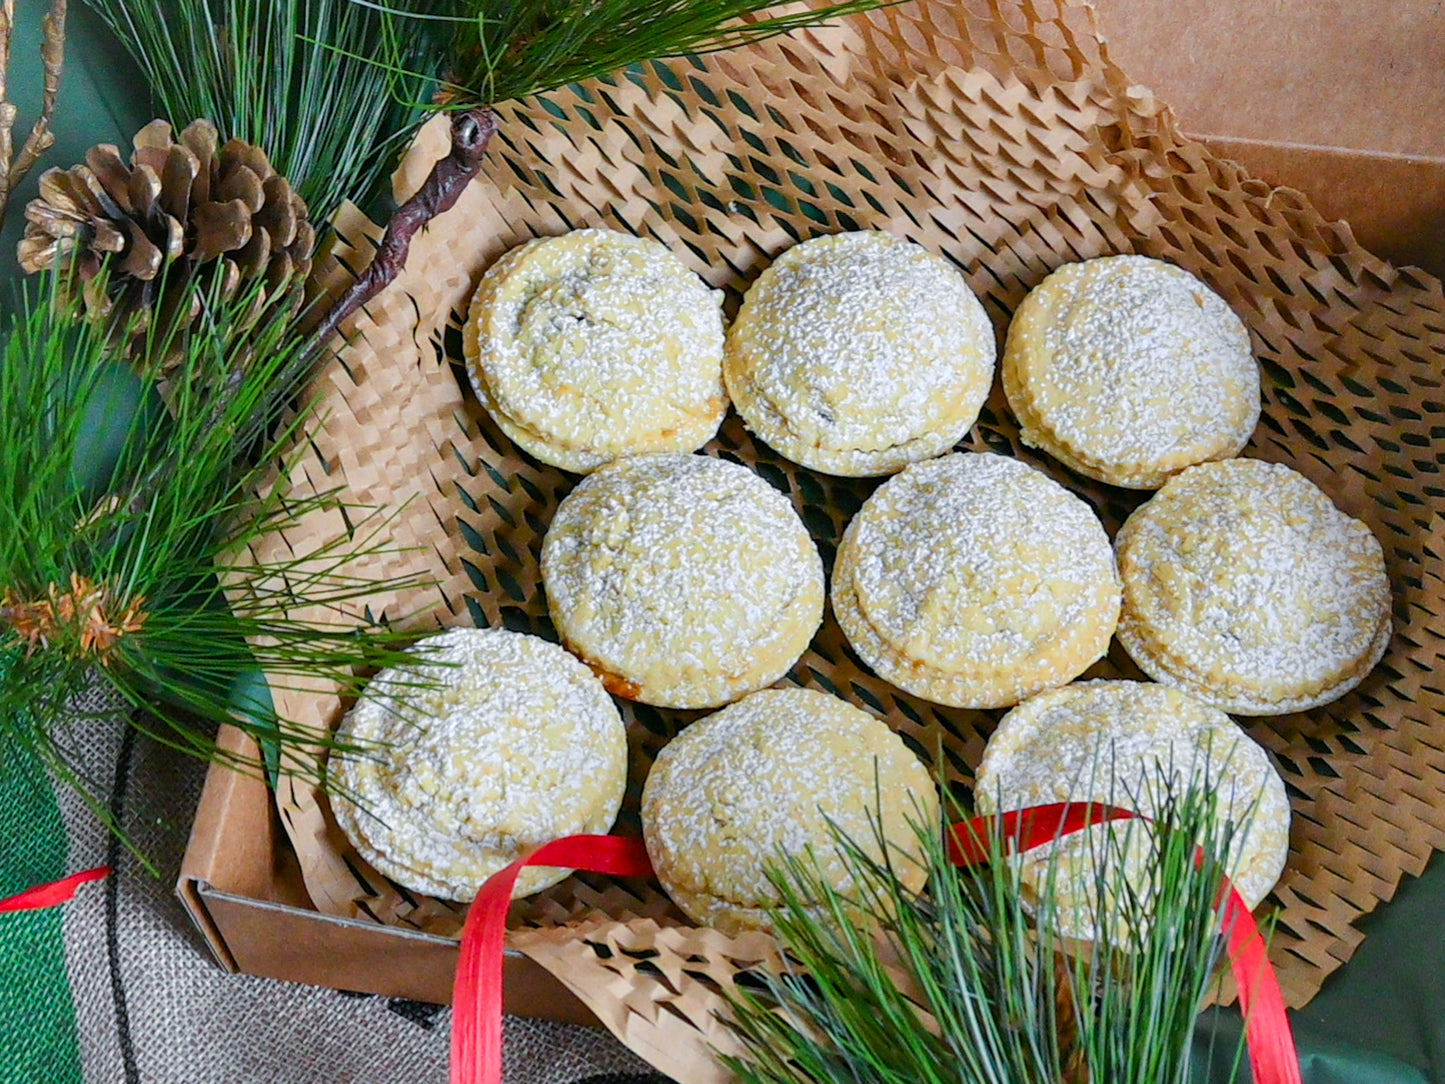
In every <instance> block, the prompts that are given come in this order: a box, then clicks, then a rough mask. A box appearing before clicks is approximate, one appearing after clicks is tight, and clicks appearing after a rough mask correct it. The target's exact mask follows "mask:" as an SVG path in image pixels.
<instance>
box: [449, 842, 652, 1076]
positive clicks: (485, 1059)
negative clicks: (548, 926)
mask: <svg viewBox="0 0 1445 1084" xmlns="http://www.w3.org/2000/svg"><path fill="white" fill-rule="evenodd" d="M524 866H566V867H568V868H570V869H581V870H586V871H588V872H590V873H610V874H612V875H613V876H614V877H651V876H652V863H651V862H649V861H648V859H647V848H646V847H645V846H644V845H643V842H642V840H640V839H623V838H622V837H620V836H568V837H567V838H565V839H559V840H556V841H555V842H552V843H548V844H546V845H544V846H543V847H540V848H539V849H538V850H536V851H534V852H533V853H532V854H530V855H528V856H527V857H526V858H520V859H518V860H517V861H515V862H513V863H512V864H511V865H510V866H508V867H507V868H506V869H504V870H501V871H499V872H497V873H494V874H493V875H492V876H491V878H490V879H488V881H487V883H486V884H484V885H483V886H482V890H481V892H479V893H478V894H477V898H476V900H475V901H473V903H472V907H471V910H470V911H468V912H467V922H466V925H465V926H464V927H463V928H462V950H461V959H460V960H459V961H458V962H457V978H456V983H455V985H454V986H453V988H452V1084H501V1080H502V949H503V940H504V938H505V937H506V933H507V910H508V908H510V907H511V904H512V889H513V888H514V887H515V886H516V883H517V875H518V874H519V873H521V872H522V868H523V867H524Z"/></svg>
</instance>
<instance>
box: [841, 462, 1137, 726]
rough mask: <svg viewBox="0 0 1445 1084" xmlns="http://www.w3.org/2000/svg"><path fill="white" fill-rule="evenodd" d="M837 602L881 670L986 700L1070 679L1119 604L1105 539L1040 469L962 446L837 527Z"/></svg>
mask: <svg viewBox="0 0 1445 1084" xmlns="http://www.w3.org/2000/svg"><path fill="white" fill-rule="evenodd" d="M832 600H833V612H834V614H836V615H837V618H838V623H839V625H841V626H842V629H843V632H844V634H845V635H846V636H847V637H848V641H849V643H851V644H852V645H853V648H854V650H855V651H857V652H858V654H859V655H860V656H861V657H862V659H863V660H864V661H865V662H866V663H867V664H868V665H869V666H870V667H872V668H873V670H874V671H875V672H876V673H877V674H878V675H879V676H880V677H882V678H884V679H886V680H887V681H890V682H892V683H893V684H895V685H897V686H898V687H899V688H901V689H904V690H906V691H908V692H910V693H913V694H914V695H916V696H921V697H924V698H925V699H928V700H933V701H936V702H937V703H940V704H949V705H952V706H954V707H969V708H994V707H1006V706H1008V705H1010V704H1016V703H1018V702H1019V701H1020V700H1022V699H1024V698H1025V697H1028V696H1030V695H1032V694H1033V693H1036V692H1038V691H1039V690H1040V689H1046V688H1049V687H1051V686H1054V685H1062V684H1064V683H1065V682H1068V681H1071V680H1073V679H1074V678H1075V677H1077V676H1078V675H1079V674H1081V673H1082V672H1083V671H1084V670H1085V669H1087V668H1088V667H1089V666H1090V665H1091V664H1092V663H1094V662H1095V661H1097V660H1098V659H1099V658H1101V657H1102V656H1103V655H1104V653H1105V652H1106V651H1107V650H1108V647H1109V638H1110V636H1111V635H1112V634H1113V631H1114V625H1115V623H1116V621H1117V620H1118V615H1119V581H1118V576H1117V573H1116V572H1115V570H1114V560H1113V554H1112V552H1111V551H1110V547H1109V538H1108V536H1107V535H1106V534H1105V533H1104V528H1103V526H1102V525H1101V524H1100V523H1099V520H1098V519H1097V517H1095V515H1094V513H1093V510H1092V509H1090V508H1089V506H1088V505H1087V504H1085V503H1084V502H1083V501H1081V500H1080V499H1079V498H1078V497H1075V496H1074V495H1073V494H1071V493H1069V492H1068V491H1067V490H1066V489H1064V487H1063V486H1061V485H1059V484H1058V483H1057V482H1055V481H1053V480H1052V479H1051V478H1049V477H1048V476H1047V475H1045V474H1043V473H1042V472H1041V471H1038V470H1035V469H1034V468H1032V467H1030V466H1028V465H1026V464H1024V463H1021V462H1019V461H1018V460H1015V459H1010V458H1008V457H1006V456H999V455H992V454H987V453H975V452H960V453H955V454H953V455H948V456H944V457H942V458H941V459H934V460H930V461H928V462H925V463H916V464H914V465H912V466H910V467H909V468H908V469H906V470H905V471H903V472H902V473H901V474H899V475H898V476H897V477H895V478H892V479H890V480H889V481H888V482H886V483H884V484H883V485H882V486H881V487H879V489H878V490H877V491H876V492H875V493H874V494H873V496H872V497H870V498H869V499H868V501H867V502H866V503H865V504H864V505H863V507H862V509H860V510H859V512H858V514H857V515H856V516H854V517H853V521H852V522H851V523H849V525H848V529H847V531H846V532H844V535H843V542H842V544H841V545H840V546H839V549H838V561H837V564H836V566H835V568H834V571H833V594H832Z"/></svg>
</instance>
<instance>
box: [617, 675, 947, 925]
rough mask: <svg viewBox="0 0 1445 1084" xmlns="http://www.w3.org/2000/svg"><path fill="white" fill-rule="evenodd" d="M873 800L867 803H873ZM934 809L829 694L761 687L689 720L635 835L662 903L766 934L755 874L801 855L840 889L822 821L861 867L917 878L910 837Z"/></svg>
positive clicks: (841, 867) (761, 882)
mask: <svg viewBox="0 0 1445 1084" xmlns="http://www.w3.org/2000/svg"><path fill="white" fill-rule="evenodd" d="M880 801H881V804H880ZM937 818H938V799H937V795H936V794H935V792H934V789H933V782H932V779H931V778H930V776H929V773H928V769H927V768H925V767H924V766H923V764H922V763H921V762H920V761H919V760H918V758H917V757H916V756H914V755H913V753H911V752H910V751H909V750H908V747H907V746H905V745H904V744H903V740H902V739H901V738H899V737H898V735H897V734H895V733H893V731H892V730H890V729H889V728H888V726H887V725H886V724H885V723H883V722H882V721H880V720H879V719H876V718H874V717H873V716H872V715H869V714H868V713H867V712H866V711H862V710H860V709H858V708H855V707H853V706H852V705H851V704H848V703H846V702H844V701H842V700H839V699H838V698H837V697H833V696H828V695H826V694H825V693H819V692H812V691H810V690H806V689H766V690H764V691H762V692H758V693H754V694H753V695H751V696H748V697H745V698H743V699H742V700H740V701H738V702H737V703H736V704H733V705H732V706H730V707H727V708H724V709H723V710H722V711H719V712H717V713H716V714H713V715H709V716H707V717H706V718H704V719H699V720H698V721H697V722H695V723H693V724H692V725H691V726H689V727H688V728H687V729H686V730H684V731H683V732H682V733H681V734H679V735H678V736H677V737H676V738H674V739H673V740H672V741H671V742H669V743H668V744H667V745H666V746H664V747H663V749H662V752H661V753H659V754H658V756H657V760H656V762H655V763H654V764H653V766H652V771H651V773H650V774H649V775H648V777H647V784H646V786H645V787H644V788H643V791H642V834H643V838H644V839H645V840H646V842H647V854H648V857H649V858H651V859H652V866H653V869H655V870H656V871H657V878H658V880H659V881H660V882H661V883H662V887H663V888H664V889H665V890H666V891H667V894H668V895H669V896H671V897H672V899H673V900H674V901H675V902H676V903H677V905H678V906H679V907H681V908H682V909H683V911H685V912H686V913H687V915H688V916H689V917H690V918H692V919H693V921H695V922H699V923H702V924H705V925H709V926H715V927H717V928H718V929H720V930H722V931H723V932H725V933H728V934H736V933H738V932H740V931H742V930H746V929H771V921H770V917H769V909H770V908H774V907H776V906H778V904H779V902H780V901H779V898H778V894H777V891H776V890H775V889H774V887H773V886H772V884H770V883H769V881H768V877H767V874H766V872H765V871H766V868H767V864H768V863H769V862H770V861H777V860H778V859H780V858H781V857H782V856H784V855H786V856H790V857H794V858H803V857H804V856H805V855H806V854H807V853H808V852H809V850H811V851H812V853H813V855H814V857H815V859H816V860H817V863H818V867H817V868H818V871H819V872H820V873H821V874H822V875H823V877H824V878H825V879H826V881H827V883H829V884H831V885H832V886H833V887H834V888H837V889H838V890H839V891H840V892H844V893H846V892H847V891H848V889H849V887H850V886H851V884H852V879H851V877H850V875H849V872H848V868H847V865H846V863H845V862H844V860H843V858H842V856H841V855H840V854H839V851H838V848H837V836H836V835H835V834H834V831H833V829H832V828H830V827H829V825H830V823H831V824H832V825H834V826H836V829H837V831H838V832H840V833H841V834H842V835H843V836H845V837H846V838H848V839H850V840H852V841H853V842H854V843H856V844H857V845H858V846H859V847H860V848H861V849H862V850H863V851H864V852H865V853H866V854H867V855H869V856H870V857H872V858H874V859H880V858H881V857H882V850H883V846H882V845H881V844H880V841H879V834H880V833H879V829H880V828H881V834H882V837H883V839H884V840H886V841H887V843H886V845H887V848H888V851H889V855H890V858H891V860H892V862H893V868H894V870H895V871H896V872H897V873H898V874H899V877H900V878H901V880H902V882H903V884H904V885H905V887H907V888H909V889H910V890H913V891H917V890H919V889H921V888H922V887H923V882H924V881H925V880H926V879H927V871H926V869H925V865H924V859H923V856H922V854H921V853H920V852H921V847H920V844H919V838H920V837H919V833H920V832H927V831H932V830H933V828H934V825H935V822H936V821H937Z"/></svg>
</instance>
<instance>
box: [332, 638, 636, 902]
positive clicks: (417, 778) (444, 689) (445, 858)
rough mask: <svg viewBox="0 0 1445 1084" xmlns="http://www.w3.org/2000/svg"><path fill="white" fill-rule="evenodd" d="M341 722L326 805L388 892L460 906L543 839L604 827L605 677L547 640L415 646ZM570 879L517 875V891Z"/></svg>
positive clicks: (618, 750)
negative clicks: (411, 658) (408, 661)
mask: <svg viewBox="0 0 1445 1084" xmlns="http://www.w3.org/2000/svg"><path fill="white" fill-rule="evenodd" d="M416 651H417V655H418V660H417V664H416V665H415V666H413V667H405V668H396V669H388V670H383V671H381V672H380V673H379V674H377V675H376V677H374V678H373V679H372V680H371V682H370V683H369V684H368V685H367V687H366V690H365V692H364V693H363V694H362V696H361V697H360V699H358V700H357V702H356V706H355V707H353V708H352V709H351V711H350V712H349V713H348V714H347V715H346V718H345V719H344V720H343V721H342V723H341V727H340V729H339V731H338V732H337V740H338V741H339V742H341V743H343V744H344V745H345V746H348V747H349V748H348V749H347V751H345V752H339V751H338V752H336V753H333V754H332V757H331V762H330V767H329V769H328V772H329V774H330V779H331V808H332V810H333V812H334V813H335V815H336V822H337V824H338V825H340V827H341V830H342V831H343V832H345V833H346V835H347V837H348V838H349V839H350V840H351V842H352V843H353V844H354V845H355V847H356V850H357V852H358V853H359V854H360V855H361V857H362V858H364V859H366V861H368V862H370V863H371V865H372V866H374V867H375V868H376V869H377V870H379V871H380V872H382V873H383V874H385V875H386V876H387V877H390V878H391V879H392V880H393V881H395V882H396V883H397V884H399V885H401V886H403V887H404V888H409V889H411V890H412V891H414V892H420V893H423V894H425V895H429V896H440V897H443V898H445V899H454V900H470V899H472V898H473V897H475V896H476V894H477V892H478V891H479V890H480V889H481V887H482V885H483V884H485V883H486V881H487V878H489V877H491V876H492V874H494V873H496V872H497V871H498V870H501V869H502V868H503V867H505V866H507V865H510V864H511V863H512V862H514V861H516V860H517V859H518V858H520V857H522V856H523V855H524V854H526V853H528V852H530V851H533V850H535V849H536V848H537V847H539V846H541V845H542V844H544V843H549V842H551V841H552V840H554V839H560V838H561V837H563V836H570V835H575V834H577V833H580V832H605V831H607V830H608V829H609V828H611V827H612V821H613V820H614V818H616V816H617V810H618V808H619V807H620V805H621V804H622V792H623V789H624V787H625V786H626V783H627V738H626V734H625V733H624V730H623V726H622V718H621V716H620V715H618V713H617V706H616V705H615V704H613V702H612V700H611V698H610V697H609V696H608V695H607V691H606V690H605V689H603V687H602V683H601V682H600V681H598V680H597V678H596V677H595V676H594V675H593V674H592V672H591V671H590V670H588V669H587V667H585V666H583V665H582V664H581V663H580V662H578V661H577V660H576V659H574V658H573V657H572V656H571V655H569V654H567V652H565V651H563V650H562V649H561V648H560V647H558V646H556V645H555V644H549V643H547V642H546V641H545V640H539V639H538V638H537V637H535V636H525V635H523V634H521V633H516V632H508V631H506V630H504V629H453V630H451V631H449V632H444V633H442V634H440V635H438V636H433V637H430V638H428V639H426V640H423V641H421V642H420V643H419V644H418V645H417V648H416ZM569 872H571V871H570V870H566V869H558V868H555V867H551V866H533V867H528V868H527V869H524V870H523V871H522V874H521V876H520V877H519V878H518V879H517V887H516V889H515V891H514V893H513V895H514V896H526V895H530V894H531V893H533V892H538V891H540V890H541V889H544V888H546V887H548V886H549V885H553V884H556V883H557V882H558V881H560V880H562V878H564V877H566V876H567V874H568V873H569Z"/></svg>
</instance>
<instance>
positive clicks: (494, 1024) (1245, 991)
mask: <svg viewBox="0 0 1445 1084" xmlns="http://www.w3.org/2000/svg"><path fill="white" fill-rule="evenodd" d="M1135 815H1136V814H1134V813H1133V812H1131V811H1130V810H1127V809H1120V808H1118V807H1116V806H1105V805H1094V804H1080V803H1059V804H1056V805H1042V806H1033V807H1031V808H1029V809H1022V810H1016V811H1014V812H1011V813H1004V814H1002V816H1001V817H1000V818H999V823H1000V824H1001V826H1002V828H1003V834H1004V840H1005V844H1006V846H1008V847H1009V849H1010V850H1011V851H1026V850H1030V849H1032V848H1034V847H1040V846H1043V845H1044V844H1046V843H1052V842H1054V841H1056V840H1058V839H1059V838H1061V837H1063V836H1067V835H1072V834H1073V833H1075V832H1080V831H1082V830H1084V829H1085V828H1088V827H1090V826H1092V825H1095V824H1103V823H1104V822H1106V821H1113V820H1128V819H1129V818H1132V817H1134V816H1135ZM993 831H994V820H993V818H989V817H975V818H974V819H973V820H971V821H967V822H965V823H964V824H959V825H954V826H953V829H952V830H951V832H950V833H949V840H948V843H949V857H950V858H952V860H953V862H954V864H955V865H958V866H970V865H978V864H979V863H981V862H985V861H987V860H988V858H989V846H988V839H989V837H990V834H991V833H992V832H993ZM1201 857H1202V856H1201ZM526 866H567V867H570V868H572V869H579V870H586V871H588V872H592V873H610V874H612V875H613V876H617V877H651V876H652V865H651V863H650V862H649V861H648V858H647V849H646V848H645V847H644V846H643V843H642V841H641V840H640V839H622V838H620V837H618V836H568V837H567V838H566V839H559V840H557V841H556V842H554V843H548V844H547V845H546V846H544V847H542V848H541V849H539V850H538V851H536V852H535V853H534V854H532V855H530V856H528V857H527V858H523V859H520V860H518V861H516V862H513V863H512V864H511V865H510V866H508V867H507V868H506V869H504V870H502V871H501V872H499V873H497V874H495V875H494V876H493V877H492V878H491V879H490V880H489V881H487V883H486V884H485V885H483V886H482V891H481V892H480V893H479V894H478V895H477V898H476V901H475V902H474V903H473V904H472V908H471V911H470V912H468V914H467V921H466V926H465V927H464V929H463V931H462V945H461V958H460V960H459V961H458V964H457V977H456V983H455V986H454V988H453V1015H452V1070H451V1084H501V1080H502V951H503V943H504V939H505V937H506V928H507V910H508V908H509V907H510V906H511V902H512V889H513V887H514V886H515V885H516V883H517V875H518V874H519V873H521V871H522V869H523V868H524V867H526ZM1224 889H1225V890H1224V892H1223V893H1222V902H1221V912H1222V915H1221V918H1222V921H1223V928H1224V933H1225V939H1226V948H1227V950H1228V954H1229V962H1230V966H1231V967H1232V969H1233V971H1234V977H1235V981H1236V983H1237V984H1238V986H1239V1007H1240V1012H1241V1013H1243V1015H1244V1019H1245V1038H1246V1040H1247V1042H1248V1045H1249V1062H1250V1068H1251V1069H1252V1070H1253V1072H1254V1080H1255V1084H1302V1080H1301V1076H1300V1068H1299V1055H1298V1053H1297V1052H1296V1050H1295V1044H1294V1033H1293V1031H1292V1030H1291V1028H1290V1023H1289V1017H1288V1016H1287V1015H1286V1013H1285V1006H1284V996H1283V994H1281V992H1280V988H1279V982H1278V981H1277V979H1276V978H1275V974H1274V969H1273V968H1272V967H1271V966H1270V963H1269V956H1268V953H1267V950H1266V947H1265V943H1264V938H1263V937H1261V936H1260V933H1259V927H1258V926H1257V925H1256V924H1255V921H1254V916H1253V915H1251V914H1250V912H1249V908H1248V907H1246V906H1245V904H1244V900H1243V899H1241V898H1240V895H1239V893H1238V892H1236V891H1235V889H1234V886H1233V885H1231V884H1229V882H1228V881H1227V880H1226V881H1225V885H1224Z"/></svg>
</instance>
